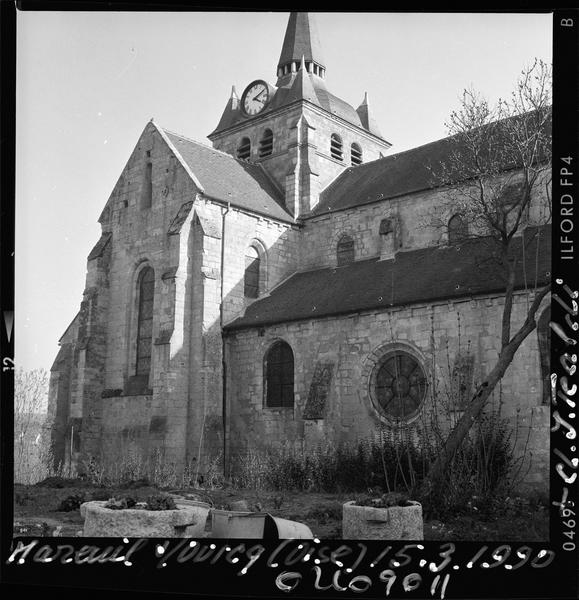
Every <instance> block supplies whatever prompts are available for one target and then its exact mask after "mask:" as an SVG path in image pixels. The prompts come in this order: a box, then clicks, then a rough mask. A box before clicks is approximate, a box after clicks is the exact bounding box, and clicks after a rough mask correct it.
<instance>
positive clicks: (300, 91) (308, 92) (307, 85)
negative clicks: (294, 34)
mask: <svg viewBox="0 0 579 600" xmlns="http://www.w3.org/2000/svg"><path fill="white" fill-rule="evenodd" d="M296 100H308V101H309V102H313V103H314V104H317V105H318V106H319V104H320V102H319V100H318V97H317V95H316V90H315V89H314V84H313V83H312V79H311V76H310V74H309V73H308V72H307V70H306V59H305V57H304V56H303V55H302V60H301V62H300V67H299V70H298V72H297V74H296V76H295V79H294V81H293V83H292V86H291V88H290V90H289V92H288V95H287V96H286V99H285V102H284V103H285V104H289V103H290V102H295V101H296Z"/></svg>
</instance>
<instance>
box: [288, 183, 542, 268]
mask: <svg viewBox="0 0 579 600" xmlns="http://www.w3.org/2000/svg"><path fill="white" fill-rule="evenodd" d="M545 189H546V188H545V186H544V185H543V184H539V185H537V186H536V188H535V194H534V196H533V202H532V205H531V211H530V213H529V214H528V216H527V217H526V218H525V219H524V220H523V222H522V227H524V226H526V225H533V224H544V223H546V222H548V221H549V216H548V214H549V213H548V209H547V206H548V205H549V200H548V198H547V196H546V193H545ZM455 212H456V207H455V205H454V204H453V199H452V197H451V196H450V195H449V194H448V192H447V191H446V190H441V189H435V190H425V191H421V192H416V193H414V194H409V195H406V196H402V197H400V198H394V199H390V200H383V201H380V202H373V203H371V204H363V205H361V206H358V207H355V208H350V209H346V210H340V211H336V212H333V213H327V214H323V215H320V216H317V217H313V218H309V219H306V220H305V221H304V228H303V239H302V242H301V244H300V268H301V269H310V268H315V267H326V266H336V264H337V259H336V247H337V244H338V240H339V239H340V237H341V236H342V235H343V234H344V233H347V234H349V235H350V236H351V237H352V238H353V239H354V245H355V253H356V260H360V259H365V258H372V257H376V256H380V252H381V243H382V240H381V236H380V234H379V228H380V221H381V220H382V219H384V218H392V217H394V218H396V219H398V223H399V226H400V237H399V245H398V247H397V250H413V249H417V248H426V247H429V246H437V245H440V244H446V243H448V231H447V227H446V224H447V223H448V220H449V218H450V217H451V216H452V215H453V214H454V213H455ZM469 229H470V232H471V233H477V234H479V235H480V234H482V231H475V230H474V227H473V225H472V224H470V225H469Z"/></svg>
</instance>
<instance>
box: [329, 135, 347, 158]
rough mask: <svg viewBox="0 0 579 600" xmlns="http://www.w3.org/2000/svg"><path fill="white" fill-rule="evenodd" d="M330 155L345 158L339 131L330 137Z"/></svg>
mask: <svg viewBox="0 0 579 600" xmlns="http://www.w3.org/2000/svg"><path fill="white" fill-rule="evenodd" d="M330 155H331V156H332V158H335V159H336V160H343V157H344V153H343V150H342V138H341V137H340V136H339V135H338V134H337V133H332V137H331V139H330Z"/></svg>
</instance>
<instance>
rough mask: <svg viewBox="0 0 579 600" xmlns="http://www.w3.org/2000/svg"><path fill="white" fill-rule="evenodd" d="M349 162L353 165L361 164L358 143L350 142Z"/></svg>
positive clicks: (360, 152) (360, 149) (360, 150)
mask: <svg viewBox="0 0 579 600" xmlns="http://www.w3.org/2000/svg"><path fill="white" fill-rule="evenodd" d="M350 162H351V163H352V166H354V167H355V166H357V165H360V164H362V148H360V146H359V145H358V144H352V146H351V147H350Z"/></svg>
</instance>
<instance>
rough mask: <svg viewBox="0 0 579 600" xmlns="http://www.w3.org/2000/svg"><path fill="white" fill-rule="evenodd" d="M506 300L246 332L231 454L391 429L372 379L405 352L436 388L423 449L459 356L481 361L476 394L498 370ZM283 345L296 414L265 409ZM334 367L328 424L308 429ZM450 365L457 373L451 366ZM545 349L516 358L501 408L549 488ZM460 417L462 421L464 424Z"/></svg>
mask: <svg viewBox="0 0 579 600" xmlns="http://www.w3.org/2000/svg"><path fill="white" fill-rule="evenodd" d="M502 303H503V300H502V299H501V298H500V297H492V298H491V297H487V298H477V299H471V300H464V301H457V302H447V303H437V304H434V305H432V306H427V305H416V306H412V307H402V308H400V309H395V310H392V311H390V312H375V311H372V312H366V313H363V314H354V315H351V316H347V317H329V318H324V319H319V320H312V321H299V322H293V323H286V324H280V325H273V326H270V327H267V328H265V329H264V330H263V329H262V330H258V329H255V330H243V331H238V332H234V333H232V335H230V336H228V337H227V357H228V365H229V367H228V368H229V372H228V397H227V406H228V414H229V415H230V422H231V432H230V454H231V455H233V456H234V455H236V454H237V453H240V452H244V451H245V450H246V449H247V448H252V447H259V446H266V445H272V444H280V443H289V444H290V445H293V446H295V447H297V448H300V449H301V448H303V449H304V450H306V451H307V450H308V449H311V448H313V447H315V446H316V445H317V444H319V443H322V444H327V443H329V442H336V443H337V442H339V441H356V440H359V439H361V438H364V437H367V436H371V435H372V434H373V433H375V432H377V431H378V429H379V428H380V427H381V426H386V427H389V425H388V424H387V422H385V421H384V420H383V419H382V418H381V417H380V415H379V413H378V412H377V411H376V409H375V408H374V407H373V404H372V402H371V399H370V394H369V377H370V373H371V372H372V368H373V365H374V364H375V362H376V360H377V356H378V354H379V351H380V348H382V347H384V346H386V345H388V344H393V343H396V344H400V345H401V347H402V348H404V347H407V348H408V349H409V350H410V351H411V352H413V353H415V354H417V355H418V356H420V357H421V362H422V364H423V367H424V369H425V371H426V373H427V377H428V379H429V391H428V394H427V400H426V403H425V405H424V408H423V410H422V412H421V415H420V417H419V418H418V419H417V420H416V421H414V423H413V424H412V425H411V426H408V427H409V431H412V435H413V436H414V439H415V440H416V441H417V442H418V443H421V440H422V442H423V441H424V436H425V435H427V433H428V422H429V419H430V414H431V411H432V410H433V409H434V399H433V397H434V394H433V390H435V389H437V390H438V391H437V393H436V394H435V395H436V399H437V403H438V404H437V405H438V406H439V409H438V410H439V411H440V415H441V417H442V418H444V416H443V413H444V411H442V410H440V407H441V406H443V405H444V403H445V402H446V403H448V402H449V399H450V397H451V394H450V393H449V391H448V390H449V389H450V388H449V385H450V384H449V380H450V378H451V376H450V375H449V370H452V365H453V364H454V362H455V360H456V359H457V356H458V355H462V354H463V353H464V352H466V351H467V350H468V351H469V352H470V353H471V354H472V355H474V373H473V377H474V379H473V382H472V384H473V385H476V383H477V382H480V381H481V379H482V377H483V375H484V374H485V373H488V371H489V370H490V369H491V367H492V366H493V364H494V362H495V361H496V358H497V356H498V347H499V343H500V334H499V327H500V314H501V309H502ZM526 306H527V304H526V300H525V299H524V297H523V296H521V295H519V296H518V297H517V299H516V302H515V307H514V321H515V323H519V324H520V323H521V322H522V319H523V317H524V314H525V311H526ZM276 339H283V340H285V341H286V342H287V343H288V344H289V345H290V346H291V348H292V350H293V353H294V361H295V363H294V373H295V387H294V392H295V405H294V408H293V409H292V408H266V407H265V406H264V356H265V353H266V351H267V349H268V348H269V347H270V345H271V344H272V343H273V342H274V340H276ZM321 364H323V365H333V376H332V380H331V382H330V386H329V390H328V397H327V400H326V407H325V414H324V416H323V419H317V420H305V419H304V418H303V413H304V408H305V403H306V400H307V398H308V393H309V389H310V386H311V383H312V378H313V376H314V372H315V370H316V366H317V365H321ZM449 365H450V366H449ZM540 373H541V371H540V366H539V354H538V342H537V336H536V333H535V332H534V333H532V334H531V335H530V336H529V337H528V338H527V339H526V340H525V342H524V343H523V345H522V346H521V348H520V349H519V351H518V353H517V355H516V357H515V361H514V362H513V364H512V365H511V366H510V367H509V369H508V371H507V373H506V375H505V377H504V379H503V381H502V385H501V387H500V390H497V391H496V393H495V394H494V398H493V402H494V405H495V406H498V404H499V403H500V404H501V413H502V415H503V416H505V417H508V418H509V419H510V422H511V424H512V425H513V426H515V425H517V451H519V452H521V451H522V448H524V445H525V441H526V439H527V435H528V436H530V438H529V440H528V442H529V443H528V450H532V452H533V462H532V465H531V470H530V472H529V474H528V475H527V478H526V480H525V482H526V483H527V484H531V483H532V484H534V485H535V486H537V485H538V486H540V487H542V488H543V489H547V486H548V460H549V457H548V440H549V434H548V412H549V407H548V406H543V405H542V395H541V385H542V383H541V378H540V377H541V376H540ZM458 414H459V413H455V416H457V415H458Z"/></svg>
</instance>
